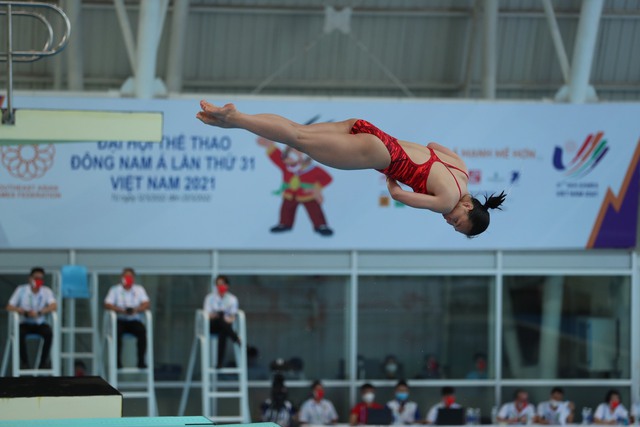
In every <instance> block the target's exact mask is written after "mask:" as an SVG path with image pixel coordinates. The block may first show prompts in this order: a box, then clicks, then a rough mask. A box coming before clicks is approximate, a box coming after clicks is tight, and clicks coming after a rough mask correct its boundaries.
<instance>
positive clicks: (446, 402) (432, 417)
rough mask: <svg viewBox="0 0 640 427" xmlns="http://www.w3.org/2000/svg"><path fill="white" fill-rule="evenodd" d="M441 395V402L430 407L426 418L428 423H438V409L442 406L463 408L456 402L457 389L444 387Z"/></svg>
mask: <svg viewBox="0 0 640 427" xmlns="http://www.w3.org/2000/svg"><path fill="white" fill-rule="evenodd" d="M440 396H441V399H440V402H438V403H436V404H435V405H433V406H432V407H431V408H430V409H429V412H427V418H426V419H425V423H426V424H436V422H437V421H438V411H439V410H440V409H441V408H450V409H456V408H461V406H460V404H458V403H456V390H455V389H454V388H453V387H449V386H446V387H442V389H441V390H440Z"/></svg>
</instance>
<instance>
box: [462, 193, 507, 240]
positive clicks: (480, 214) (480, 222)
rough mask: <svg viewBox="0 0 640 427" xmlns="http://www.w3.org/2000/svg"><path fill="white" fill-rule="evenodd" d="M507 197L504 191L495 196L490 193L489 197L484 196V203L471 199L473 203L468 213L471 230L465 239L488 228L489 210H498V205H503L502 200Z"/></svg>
mask: <svg viewBox="0 0 640 427" xmlns="http://www.w3.org/2000/svg"><path fill="white" fill-rule="evenodd" d="M506 198H507V195H506V194H504V191H502V192H500V194H498V195H497V196H496V195H495V193H492V194H491V196H489V197H487V196H484V203H480V200H478V199H476V198H475V197H472V198H471V201H472V202H473V209H472V210H471V211H469V221H470V222H471V230H469V233H468V234H467V237H473V236H477V235H478V234H480V233H482V232H483V231H485V230H486V229H487V227H489V219H490V218H489V209H500V210H502V208H501V207H500V205H501V204H502V203H504V199H506Z"/></svg>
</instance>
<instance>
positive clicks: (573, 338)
mask: <svg viewBox="0 0 640 427" xmlns="http://www.w3.org/2000/svg"><path fill="white" fill-rule="evenodd" d="M629 283H630V282H629V278H628V277H622V276H609V277H606V276H605V277H603V276H509V277H505V280H504V298H503V310H504V317H503V319H504V328H503V331H504V333H503V346H504V353H503V354H504V357H503V375H504V377H505V378H537V379H539V378H629V375H630V369H629V367H630V359H629V357H630V354H629V349H630V325H631V320H630V318H631V316H630V303H629V300H630V285H629ZM558 355H560V357H558Z"/></svg>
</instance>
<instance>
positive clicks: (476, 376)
mask: <svg viewBox="0 0 640 427" xmlns="http://www.w3.org/2000/svg"><path fill="white" fill-rule="evenodd" d="M487 378H488V374H487V355H486V354H484V353H476V354H474V355H473V370H471V371H469V373H468V374H467V379H468V380H486V379H487Z"/></svg>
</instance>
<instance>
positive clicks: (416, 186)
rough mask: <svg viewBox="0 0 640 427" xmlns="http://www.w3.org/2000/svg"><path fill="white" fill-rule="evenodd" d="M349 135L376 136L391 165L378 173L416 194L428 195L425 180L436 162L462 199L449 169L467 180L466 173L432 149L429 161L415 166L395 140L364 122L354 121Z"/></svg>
mask: <svg viewBox="0 0 640 427" xmlns="http://www.w3.org/2000/svg"><path fill="white" fill-rule="evenodd" d="M351 133H352V134H354V135H355V134H358V133H368V134H371V135H374V136H377V137H378V138H379V139H380V140H381V141H382V142H383V143H384V145H385V146H386V147H387V150H389V154H390V155H391V163H389V166H387V167H386V168H385V169H383V170H379V172H381V173H383V174H385V175H386V176H388V177H390V178H393V179H395V180H396V181H400V182H402V183H403V184H406V185H408V186H409V187H411V188H412V189H413V191H414V192H416V193H422V194H428V192H427V178H429V172H430V171H431V166H432V165H433V164H434V163H436V162H440V163H442V164H443V165H444V166H445V167H446V168H447V170H448V171H449V173H450V174H451V176H452V177H453V179H454V180H455V181H456V185H457V186H458V192H459V193H460V197H462V191H461V190H460V184H458V180H457V179H456V177H455V175H454V174H453V172H451V170H450V168H452V169H456V170H459V171H460V172H462V173H463V174H465V176H466V177H467V178H468V177H469V175H467V173H466V172H465V171H463V170H462V169H460V168H458V167H456V166H454V165H452V164H450V163H445V162H443V161H442V160H440V158H439V157H438V155H437V154H436V153H435V151H433V149H431V148H429V151H430V152H431V156H430V157H429V160H427V161H426V162H425V163H422V164H417V163H414V162H413V160H411V159H410V158H409V156H408V155H407V153H406V152H405V151H404V149H403V148H402V146H400V143H398V140H397V139H396V138H394V137H392V136H391V135H389V134H387V133H385V132H383V131H381V130H380V129H378V128H377V127H375V126H374V125H372V124H371V123H369V122H367V121H365V120H358V121H356V122H355V123H354V125H353V127H352V128H351Z"/></svg>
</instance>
